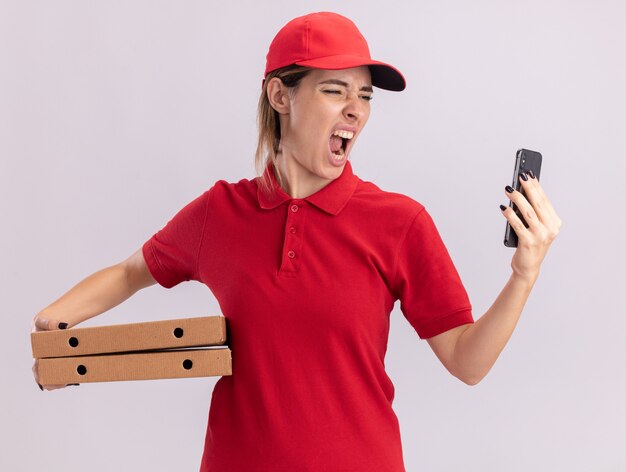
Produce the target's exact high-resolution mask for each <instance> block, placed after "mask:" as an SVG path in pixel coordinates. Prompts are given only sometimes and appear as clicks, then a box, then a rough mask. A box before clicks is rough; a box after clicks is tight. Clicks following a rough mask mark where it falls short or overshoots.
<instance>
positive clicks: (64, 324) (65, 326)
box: [59, 322, 67, 329]
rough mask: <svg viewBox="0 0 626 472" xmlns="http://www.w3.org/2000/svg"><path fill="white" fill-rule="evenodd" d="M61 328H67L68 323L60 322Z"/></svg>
mask: <svg viewBox="0 0 626 472" xmlns="http://www.w3.org/2000/svg"><path fill="white" fill-rule="evenodd" d="M59 329H67V323H63V322H61V323H59Z"/></svg>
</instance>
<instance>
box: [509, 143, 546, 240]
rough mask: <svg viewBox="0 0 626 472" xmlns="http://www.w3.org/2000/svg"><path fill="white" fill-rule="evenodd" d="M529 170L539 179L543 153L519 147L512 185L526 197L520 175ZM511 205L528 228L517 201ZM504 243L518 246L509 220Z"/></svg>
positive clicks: (510, 203)
mask: <svg viewBox="0 0 626 472" xmlns="http://www.w3.org/2000/svg"><path fill="white" fill-rule="evenodd" d="M529 170H532V171H533V173H534V174H535V177H536V178H537V180H539V175H540V174H541V154H540V153H538V152H536V151H530V150H528V149H519V150H518V151H517V153H516V154H515V170H514V171H513V184H512V185H511V187H513V188H514V189H515V190H517V191H518V192H521V193H522V195H524V197H526V193H524V190H522V184H520V181H519V176H520V175H521V174H523V173H524V172H528V171H529ZM509 206H510V207H511V208H513V211H515V214H516V215H517V216H519V218H520V219H521V220H522V223H524V226H526V227H527V228H528V223H526V220H524V217H523V216H522V214H521V213H520V211H519V209H518V208H517V206H516V205H515V203H513V202H509ZM504 245H505V246H506V247H517V234H515V231H513V228H511V225H510V224H509V222H508V221H507V222H506V230H505V232H504Z"/></svg>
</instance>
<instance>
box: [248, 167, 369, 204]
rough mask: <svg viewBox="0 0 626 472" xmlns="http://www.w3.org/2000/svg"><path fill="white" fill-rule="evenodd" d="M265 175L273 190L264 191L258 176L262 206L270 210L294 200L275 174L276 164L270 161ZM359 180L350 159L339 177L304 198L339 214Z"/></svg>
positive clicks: (259, 197) (258, 188)
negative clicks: (281, 185) (279, 183)
mask: <svg viewBox="0 0 626 472" xmlns="http://www.w3.org/2000/svg"><path fill="white" fill-rule="evenodd" d="M263 175H264V176H267V177H269V179H270V181H271V187H272V190H271V191H270V193H269V194H268V193H267V192H265V191H263V189H262V188H261V186H260V185H259V184H258V178H257V197H258V199H259V205H260V207H261V208H263V209H265V210H269V209H272V208H276V207H277V206H278V205H280V204H281V203H284V202H288V201H291V200H294V198H292V197H291V196H290V195H289V194H288V193H287V192H285V191H284V190H283V189H282V188H281V187H280V185H278V182H277V181H276V177H275V175H274V166H273V165H272V163H271V162H270V163H268V165H267V167H266V168H265V171H264V172H263ZM358 181H359V178H358V177H357V176H356V175H354V173H353V172H352V164H350V161H347V162H346V165H345V166H344V167H343V172H342V173H341V175H340V176H339V177H337V178H336V179H335V180H333V181H332V182H330V183H329V184H328V185H326V186H325V187H324V188H322V189H321V190H318V191H317V192H315V193H314V194H312V195H309V196H308V197H305V198H303V199H302V200H306V201H307V202H309V203H311V204H313V205H315V206H316V207H318V208H319V209H321V210H323V211H325V212H326V213H330V214H331V215H338V214H339V212H341V210H343V208H344V207H345V206H346V204H347V203H348V200H350V197H352V195H353V194H354V191H355V190H356V187H357V184H358Z"/></svg>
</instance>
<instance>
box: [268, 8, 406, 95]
mask: <svg viewBox="0 0 626 472" xmlns="http://www.w3.org/2000/svg"><path fill="white" fill-rule="evenodd" d="M293 64H297V65H299V66H307V67H313V68H315V69H330V70H337V69H349V68H351V67H358V66H369V68H370V71H371V74H372V85H374V86H375V87H378V88H381V89H385V90H393V91H396V92H399V91H401V90H404V88H405V87H406V82H405V80H404V77H403V76H402V74H401V73H400V71H399V70H398V69H396V68H395V67H393V66H390V65H389V64H385V63H384V62H380V61H375V60H373V59H372V58H371V56H370V50H369V47H368V46H367V41H366V40H365V38H364V37H363V35H362V34H361V32H360V31H359V30H358V28H357V27H356V25H355V24H354V23H353V22H352V21H351V20H349V19H348V18H346V17H345V16H341V15H339V14H337V13H332V12H319V13H310V14H308V15H305V16H300V17H298V18H294V19H293V20H291V21H290V22H289V23H287V24H286V25H285V26H283V27H282V29H281V30H280V31H279V32H278V34H277V35H276V36H275V37H274V40H273V41H272V44H270V49H269V51H268V53H267V63H266V66H265V76H264V77H267V74H269V73H270V72H272V71H273V70H276V69H280V68H281V67H286V66H290V65H293Z"/></svg>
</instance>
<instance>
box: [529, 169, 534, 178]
mask: <svg viewBox="0 0 626 472" xmlns="http://www.w3.org/2000/svg"><path fill="white" fill-rule="evenodd" d="M528 175H530V178H531V179H534V178H535V173H534V172H533V170H532V169H530V170H529V171H528Z"/></svg>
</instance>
